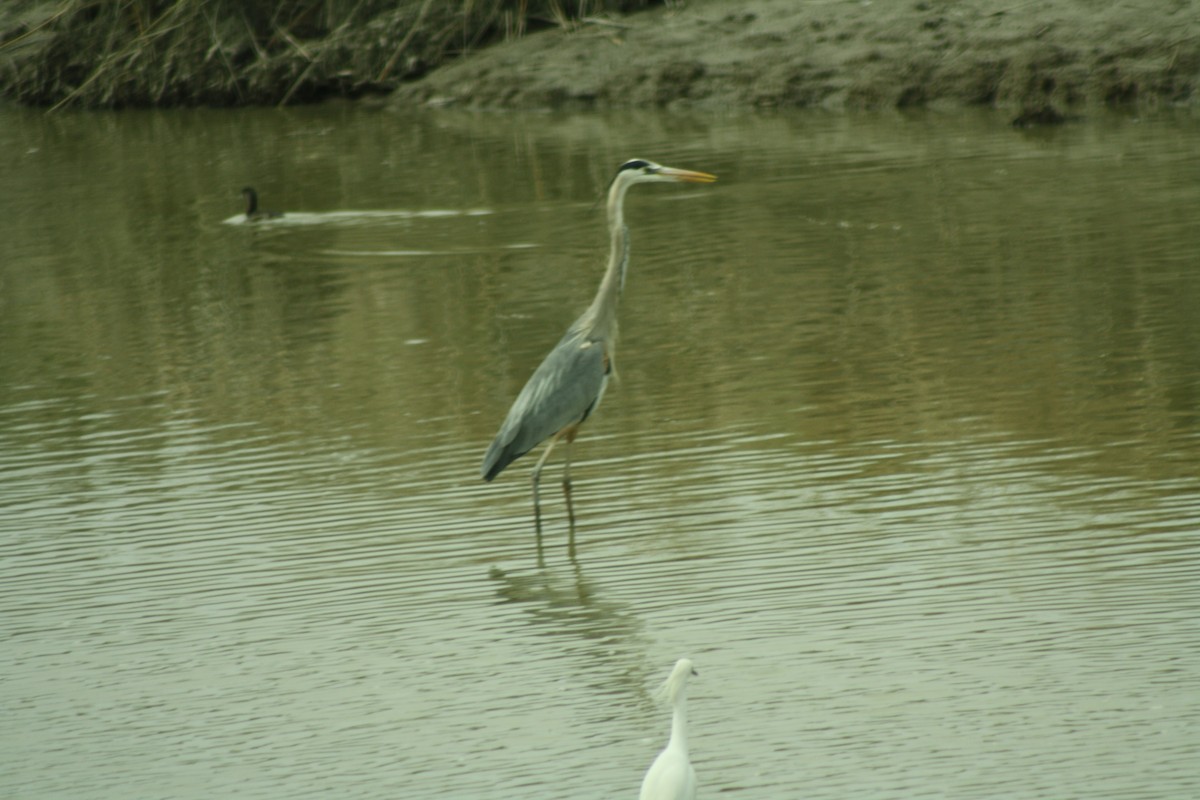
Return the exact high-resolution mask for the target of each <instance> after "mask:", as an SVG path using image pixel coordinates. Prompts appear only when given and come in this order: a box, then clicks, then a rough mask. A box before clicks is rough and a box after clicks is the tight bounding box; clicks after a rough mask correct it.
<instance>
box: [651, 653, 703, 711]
mask: <svg viewBox="0 0 1200 800" xmlns="http://www.w3.org/2000/svg"><path fill="white" fill-rule="evenodd" d="M699 674H700V673H698V672H696V668H695V667H694V666H693V665H692V660H691V659H690V658H681V659H679V660H678V661H676V662H675V668H674V669H673V670H671V675H670V677H668V678H667V679H666V680H665V681H664V682H663V685H662V686H660V687H659V688H658V691H657V692H655V694H654V696H655V698H656V699H658V700H665V701H667V702H668V703H674V702H675V700H676V698H678V697H679V695H680V693H681V692H682V691H683V690H684V689H685V688H687V682H688V678H690V677H692V676H693V675H699Z"/></svg>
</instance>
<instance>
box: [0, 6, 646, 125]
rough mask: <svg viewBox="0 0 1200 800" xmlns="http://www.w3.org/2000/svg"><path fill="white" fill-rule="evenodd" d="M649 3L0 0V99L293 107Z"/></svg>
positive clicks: (374, 88)
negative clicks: (477, 50)
mask: <svg viewBox="0 0 1200 800" xmlns="http://www.w3.org/2000/svg"><path fill="white" fill-rule="evenodd" d="M655 2H656V0H60V1H59V2H44V1H42V0H8V2H6V3H4V4H3V6H4V8H3V10H0V94H3V95H4V96H7V97H10V98H13V99H16V100H18V101H19V102H22V103H25V104H29V105H41V106H50V107H54V108H60V107H64V106H80V107H87V108H121V107H131V106H141V107H147V106H192V105H216V106H230V105H260V104H287V103H303V102H311V101H314V100H319V99H324V98H327V97H331V96H347V97H355V96H359V95H362V94H365V93H370V92H385V91H388V90H390V89H392V88H394V87H395V86H396V85H397V84H398V83H400V82H401V81H403V80H405V79H406V78H413V77H416V76H419V75H421V74H422V73H424V72H425V71H426V70H428V69H430V68H432V67H434V66H436V65H437V64H439V63H441V62H443V61H445V60H446V59H449V58H453V57H455V56H457V55H459V54H461V53H464V52H466V51H468V50H470V49H472V48H475V47H480V46H482V45H485V44H488V43H491V42H494V41H497V40H500V39H504V38H508V37H513V36H519V35H521V34H522V33H524V32H526V31H528V30H533V29H537V28H542V27H546V26H553V25H558V26H570V25H574V24H578V23H579V22H580V21H581V20H586V19H587V18H588V17H589V16H592V15H595V14H601V13H604V12H608V11H629V10H633V9H636V8H640V7H643V6H647V5H653V4H655Z"/></svg>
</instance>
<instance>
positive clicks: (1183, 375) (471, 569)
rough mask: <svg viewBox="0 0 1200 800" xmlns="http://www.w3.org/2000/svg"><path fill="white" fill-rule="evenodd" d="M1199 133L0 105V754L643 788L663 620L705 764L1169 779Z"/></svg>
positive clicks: (1197, 354) (1193, 512)
mask: <svg viewBox="0 0 1200 800" xmlns="http://www.w3.org/2000/svg"><path fill="white" fill-rule="evenodd" d="M1197 133H1198V130H1197V125H1196V122H1195V120H1194V119H1188V118H1177V117H1158V118H1149V119H1134V118H1129V117H1110V118H1099V119H1093V120H1091V121H1088V122H1081V123H1077V124H1072V125H1068V126H1066V127H1063V128H1060V129H1057V130H1051V131H1044V132H1035V133H1023V132H1017V131H1013V130H1011V129H1009V128H1007V127H1006V126H1005V125H1004V124H1003V118H1001V117H998V116H990V115H980V116H973V115H946V116H938V115H928V116H917V117H907V118H905V117H897V116H826V115H820V114H814V115H803V116H790V117H789V116H779V117H763V118H745V117H706V116H682V117H681V116H663V115H658V114H628V115H613V116H604V117H593V116H567V117H558V116H552V115H490V116H489V115H468V114H428V115H422V116H418V117H415V118H411V119H407V118H403V117H398V116H392V115H387V114H379V113H371V112H355V111H352V110H349V109H344V108H343V109H339V108H324V109H309V110H300V111H285V112H280V111H261V112H238V113H221V112H174V113H166V114H142V113H125V114H119V115H106V114H95V115H70V114H59V115H53V116H43V115H40V114H36V113H29V112H24V111H17V110H12V109H8V110H5V111H3V112H0V151H2V152H3V153H4V155H3V156H2V159H3V161H2V163H3V165H4V166H3V170H2V173H3V190H2V191H0V240H2V241H3V251H4V254H3V258H2V259H0V341H2V350H0V585H2V586H3V587H4V588H3V593H2V595H0V598H2V599H0V604H2V608H3V617H2V618H3V621H4V625H3V629H4V632H3V639H4V645H3V648H2V649H0V703H2V705H3V708H4V719H5V723H4V725H3V728H2V730H0V752H3V753H4V757H3V761H4V767H3V769H0V794H4V795H5V796H11V797H21V798H61V797H96V798H108V797H112V798H128V797H172V798H191V797H196V798H200V797H205V798H208V797H214V796H238V797H246V798H277V797H289V798H298V797H330V796H337V797H345V798H350V797H354V798H375V797H397V796H403V797H422V798H435V797H447V798H449V797H460V798H512V797H522V798H559V797H565V796H570V797H581V798H585V797H586V798H593V797H594V798H609V797H634V796H636V793H637V789H638V785H639V782H640V780H641V775H642V773H643V771H644V770H645V769H646V767H647V766H648V765H649V763H650V761H651V759H652V758H653V756H654V754H655V753H656V752H657V750H658V749H659V748H660V747H661V746H662V744H663V742H665V739H666V734H667V728H668V720H669V715H668V712H667V711H666V710H665V709H662V708H658V707H656V706H655V705H654V704H653V703H652V702H651V700H650V690H651V689H652V688H653V687H654V686H655V685H656V684H657V683H658V682H659V681H660V680H661V679H662V678H664V677H665V676H666V674H667V671H668V670H669V668H670V665H671V664H672V662H673V661H674V660H675V659H676V658H677V657H679V656H683V655H687V656H690V657H691V658H693V659H694V660H695V661H696V664H697V667H698V669H699V671H700V676H699V677H698V678H696V679H694V681H693V683H692V688H691V704H692V705H691V721H692V758H693V761H694V763H695V764H696V768H697V771H698V773H699V780H700V786H701V793H702V795H703V796H705V797H716V796H718V795H719V794H722V793H726V792H729V793H735V794H736V795H737V796H739V797H748V798H749V797H760V798H781V797H806V798H835V797H837V798H842V797H856V798H910V797H938V796H954V797H959V798H995V797H1053V798H1061V797H1078V796H1087V797H1097V798H1098V797H1106V798H1132V797H1147V798H1149V797H1155V798H1159V797H1187V796H1194V795H1196V794H1197V793H1200V768H1198V767H1197V766H1196V760H1195V753H1196V751H1197V750H1198V749H1200V225H1197V219H1198V218H1200V162H1198V161H1197V158H1196V148H1195V142H1196V141H1197ZM634 156H638V157H645V158H652V159H654V160H656V161H660V162H662V163H665V164H669V165H672V166H678V167H685V168H692V169H701V170H706V171H710V172H714V173H717V174H718V175H719V176H720V181H719V182H718V183H716V184H714V185H711V186H692V187H686V188H683V187H681V188H675V187H663V186H647V187H635V189H634V190H633V191H632V192H631V195H630V201H629V206H628V208H627V216H628V219H629V222H630V226H631V228H632V235H633V249H632V262H631V266H630V272H629V279H628V283H627V291H626V296H625V299H624V301H623V305H622V309H621V319H622V341H621V350H620V362H619V368H620V382H619V383H617V384H616V385H614V386H612V387H610V388H609V393H608V394H607V395H606V397H605V401H604V406H603V408H602V409H601V410H600V411H599V412H598V413H597V415H596V416H595V417H593V418H592V419H591V420H589V421H588V423H587V425H586V426H585V428H584V431H583V435H582V436H581V437H580V439H579V441H578V442H577V445H576V448H575V449H576V453H575V458H576V462H575V464H574V466H573V474H574V478H575V481H576V508H577V511H578V512H579V515H580V524H579V530H578V540H579V556H578V559H577V561H576V562H575V563H572V562H570V561H569V560H568V558H567V555H566V550H565V543H566V523H565V516H564V513H563V507H562V503H561V499H560V497H559V496H558V494H557V492H555V491H547V492H546V493H545V511H546V514H547V531H546V540H547V547H548V550H547V554H546V566H545V568H544V569H539V568H538V566H537V563H536V560H535V558H534V551H533V532H532V522H531V513H530V501H529V495H528V480H527V477H528V469H529V468H530V467H531V466H532V459H530V458H528V457H527V458H525V459H522V460H521V461H518V462H517V463H516V464H514V465H513V466H512V467H511V468H510V469H509V471H507V472H506V473H504V474H503V475H502V476H501V477H500V478H499V479H498V480H497V481H496V482H495V483H492V484H484V483H483V482H481V481H480V480H479V478H478V464H479V459H480V458H481V457H482V454H483V451H484V449H485V448H486V446H487V444H488V442H489V441H490V439H491V437H492V435H493V434H494V433H495V430H496V428H497V427H498V425H499V423H500V421H501V420H502V418H503V416H504V414H505V412H506V410H507V408H508V404H509V403H510V402H511V401H512V399H513V398H514V397H515V396H516V393H517V392H518V391H519V390H520V387H521V385H522V384H523V382H524V380H525V379H526V377H527V376H528V375H529V373H530V372H531V371H532V369H533V367H534V366H536V364H537V362H538V361H539V360H540V358H541V356H542V355H543V354H544V353H545V352H546V351H547V350H548V349H549V348H550V347H551V346H552V345H553V344H554V343H555V342H556V341H557V339H558V337H559V335H560V334H561V332H562V330H563V329H564V328H565V327H566V325H567V324H569V323H570V321H571V320H572V319H573V318H574V316H575V315H576V314H577V313H578V312H579V311H581V310H582V309H583V308H584V307H585V306H586V305H587V302H588V301H589V300H590V298H591V296H592V293H593V292H594V290H595V287H596V284H597V282H598V280H599V276H600V271H601V269H602V268H603V261H604V253H603V250H604V248H605V247H606V246H607V239H606V236H605V234H604V231H603V228H602V226H603V215H602V213H601V211H600V210H599V209H598V208H597V207H596V199H597V198H598V197H599V196H600V194H601V193H602V191H603V189H604V187H605V185H606V183H607V181H608V179H609V178H610V176H611V173H612V171H613V170H614V169H615V167H616V166H617V165H618V164H619V163H620V162H622V161H624V160H625V159H627V158H630V157H634ZM247 184H249V185H253V186H255V187H257V188H258V190H259V192H260V194H261V195H262V199H263V203H264V205H266V206H269V207H272V208H277V209H282V210H285V211H287V212H288V214H287V216H285V217H284V218H283V219H281V220H279V221H277V222H274V223H270V224H265V225H254V226H251V225H242V224H235V223H237V220H236V218H235V216H236V214H237V212H238V210H239V208H240V197H239V194H238V193H239V190H240V189H241V187H242V186H244V185H247ZM231 218H234V219H231ZM551 469H552V470H553V469H555V467H553V466H552V467H551ZM548 474H554V473H553V472H552V473H548ZM550 485H553V481H550Z"/></svg>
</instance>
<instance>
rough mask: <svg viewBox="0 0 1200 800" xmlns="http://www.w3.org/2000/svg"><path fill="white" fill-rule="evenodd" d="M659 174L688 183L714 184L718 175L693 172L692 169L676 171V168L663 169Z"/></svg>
mask: <svg viewBox="0 0 1200 800" xmlns="http://www.w3.org/2000/svg"><path fill="white" fill-rule="evenodd" d="M658 174H659V175H662V176H663V177H666V178H672V179H674V180H677V181H686V182H687V183H712V182H713V181H715V180H716V179H717V176H716V175H709V174H708V173H707V172H693V171H692V170H690V169H675V168H674V167H663V168H662V169H660V170H659V171H658Z"/></svg>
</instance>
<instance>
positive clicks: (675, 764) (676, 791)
mask: <svg viewBox="0 0 1200 800" xmlns="http://www.w3.org/2000/svg"><path fill="white" fill-rule="evenodd" d="M695 674H696V670H695V668H693V666H692V662H691V661H689V660H688V659H686V658H681V659H679V660H678V661H676V662H675V668H674V669H673V670H671V677H669V678H667V681H666V683H664V684H663V685H662V688H661V689H659V691H658V695H659V696H660V697H663V698H665V699H666V700H668V701H669V702H670V703H671V704H672V705H673V706H674V710H673V714H672V717H671V738H670V739H669V740H668V741H667V746H666V747H665V748H663V751H662V752H661V753H659V754H658V758H656V759H654V763H653V764H651V765H650V769H648V770H646V777H645V778H643V779H642V793H641V794H640V795H638V798H639V800H695V797H696V770H695V769H694V768H693V767H692V761H691V758H690V757H689V756H688V730H687V682H688V678H689V677H691V676H692V675H695Z"/></svg>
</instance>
